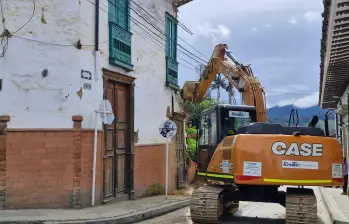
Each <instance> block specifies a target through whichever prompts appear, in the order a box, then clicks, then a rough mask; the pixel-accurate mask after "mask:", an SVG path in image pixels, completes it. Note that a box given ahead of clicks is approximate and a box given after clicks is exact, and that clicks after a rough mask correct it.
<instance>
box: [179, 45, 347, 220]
mask: <svg viewBox="0 0 349 224" xmlns="http://www.w3.org/2000/svg"><path fill="white" fill-rule="evenodd" d="M225 56H227V58H226V57H225ZM217 73H221V74H223V75H224V76H225V78H226V79H227V80H228V81H229V83H230V84H231V85H232V86H233V87H235V88H236V89H237V90H238V91H239V92H240V93H241V95H242V102H243V104H244V105H227V104H218V105H216V106H213V107H211V108H209V109H207V110H205V111H203V112H202V113H201V117H200V123H199V130H200V132H199V139H198V142H197V151H196V163H197V165H198V172H197V174H196V175H197V177H198V178H199V179H202V180H204V181H207V186H202V187H200V188H198V189H197V190H195V191H194V192H193V195H192V198H191V204H190V211H191V218H192V221H193V222H194V223H210V224H214V223H220V222H221V220H222V217H224V216H225V215H229V214H232V213H234V212H236V211H237V210H238V208H239V201H255V202H270V203H278V204H280V205H282V206H284V207H285V208H286V223H298V224H300V223H304V224H305V223H307V224H308V223H316V222H317V200H316V196H315V194H314V192H313V190H312V189H308V188H304V186H339V185H342V184H343V155H342V149H341V146H340V144H339V142H338V141H337V140H336V139H334V138H330V137H328V136H326V135H325V133H324V131H323V130H322V129H319V128H316V127H315V125H316V123H317V121H318V117H314V119H312V121H311V122H310V123H309V126H308V127H298V120H297V123H296V125H295V126H291V124H289V126H282V125H280V124H271V123H265V121H266V119H268V120H269V118H268V117H267V116H266V103H265V96H264V90H263V88H262V86H261V84H260V82H259V81H258V79H257V78H256V77H255V76H254V75H253V72H252V69H251V67H250V66H244V65H242V64H241V63H239V62H238V61H237V60H236V58H235V57H234V56H233V55H232V54H231V52H230V51H229V50H228V46H227V45H225V44H219V45H217V46H216V48H215V50H214V52H213V54H212V57H211V59H210V61H209V63H208V65H207V66H206V69H205V70H204V72H203V74H202V75H201V79H200V80H199V81H187V82H185V84H184V87H183V89H182V96H183V98H184V99H185V100H190V101H193V102H200V101H202V100H203V99H204V96H205V93H206V91H207V90H208V88H209V87H210V85H211V83H212V82H213V80H214V79H215V77H216V75H217ZM292 112H294V111H293V110H292V111H291V114H293V115H294V113H292ZM296 114H297V116H298V112H297V111H296ZM290 121H291V115H290ZM289 123H290V122H289ZM281 185H292V186H294V187H288V188H287V189H286V191H280V190H279V187H280V186H281Z"/></svg>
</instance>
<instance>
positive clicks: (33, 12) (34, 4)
mask: <svg viewBox="0 0 349 224" xmlns="http://www.w3.org/2000/svg"><path fill="white" fill-rule="evenodd" d="M35 7H36V6H35V0H33V13H32V15H31V17H30V18H29V20H28V21H27V22H26V23H25V24H23V26H21V27H20V28H19V29H18V30H16V31H15V32H12V33H11V35H12V34H15V33H17V32H18V31H20V30H21V29H23V28H24V27H25V26H26V25H27V24H28V23H29V22H30V21H31V20H32V19H33V17H34V14H35Z"/></svg>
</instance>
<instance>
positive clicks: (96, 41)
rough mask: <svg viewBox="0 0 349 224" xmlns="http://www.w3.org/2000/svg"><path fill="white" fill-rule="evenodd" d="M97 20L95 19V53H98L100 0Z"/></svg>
mask: <svg viewBox="0 0 349 224" xmlns="http://www.w3.org/2000/svg"><path fill="white" fill-rule="evenodd" d="M95 10H96V18H95V51H98V47H99V46H98V41H99V0H96V9H95Z"/></svg>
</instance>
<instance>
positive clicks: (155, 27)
mask: <svg viewBox="0 0 349 224" xmlns="http://www.w3.org/2000/svg"><path fill="white" fill-rule="evenodd" d="M86 1H88V2H90V3H91V4H93V5H95V3H93V2H91V1H90V0H86ZM107 1H108V2H109V3H111V4H115V3H113V2H110V1H109V0H107ZM140 7H141V6H140ZM99 8H100V9H101V10H103V11H104V12H106V13H108V12H107V11H106V10H104V9H102V8H101V7H99ZM130 9H131V10H132V11H134V12H135V13H136V14H137V15H138V16H139V17H141V18H142V19H143V20H144V21H145V22H147V23H148V24H150V25H151V26H152V27H153V28H154V29H156V30H157V31H159V32H160V33H161V34H162V35H164V36H165V37H167V35H165V34H164V33H163V32H162V31H161V30H159V29H158V28H156V27H155V25H154V24H152V23H150V22H149V21H148V20H147V19H145V18H144V17H142V16H141V15H139V13H138V12H136V11H135V9H133V8H132V7H130ZM141 9H142V10H143V11H145V12H147V11H146V10H145V9H144V8H142V7H141ZM147 13H148V12H147ZM150 15H151V14H150ZM129 16H130V18H133V17H132V16H131V15H129ZM137 21H138V20H137ZM138 22H139V21H138ZM141 24H142V23H141ZM142 25H143V26H144V24H142ZM147 29H149V28H148V27H147ZM151 32H152V33H153V34H155V35H157V36H158V37H160V36H159V35H158V34H156V33H154V32H153V31H151ZM160 38H161V37H160ZM178 38H180V37H179V36H178ZM161 39H163V38H161ZM180 39H181V38H180ZM170 41H172V42H174V41H173V40H170ZM183 41H184V40H183ZM184 42H185V41H184ZM187 44H188V43H187ZM177 45H178V46H180V47H181V48H183V49H184V50H185V51H187V52H188V53H190V54H192V55H194V56H195V57H197V58H198V59H200V60H202V61H203V62H204V63H206V64H207V63H208V62H207V61H204V60H203V59H201V58H200V57H198V56H197V55H195V54H193V53H192V52H190V51H189V50H187V49H186V48H184V47H183V46H181V45H179V44H178V43H177ZM188 45H189V44H188ZM190 46H191V45H190ZM191 47H192V46H191ZM192 48H194V47H192ZM178 50H179V51H181V50H180V49H178ZM194 50H195V51H197V50H196V49H195V48H194ZM182 53H183V52H182ZM199 53H200V52H199ZM183 54H185V55H186V56H188V55H187V54H186V53H183ZM200 54H201V53H200ZM202 55H203V54H202ZM203 56H204V55H203ZM188 57H189V58H191V59H193V58H192V57H190V56H188ZM193 60H195V61H196V62H198V63H201V62H199V61H197V60H196V59H193Z"/></svg>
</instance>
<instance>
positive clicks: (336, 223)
mask: <svg viewBox="0 0 349 224" xmlns="http://www.w3.org/2000/svg"><path fill="white" fill-rule="evenodd" d="M319 189H320V193H321V197H322V199H323V201H324V204H325V207H326V210H327V212H328V213H329V215H330V218H331V221H332V223H333V224H348V223H349V222H348V221H347V220H346V218H345V217H344V215H343V214H342V212H341V211H339V210H337V209H336V207H337V206H336V204H335V202H334V201H333V199H332V198H331V197H329V196H328V195H327V194H326V192H324V189H323V188H322V187H319Z"/></svg>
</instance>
